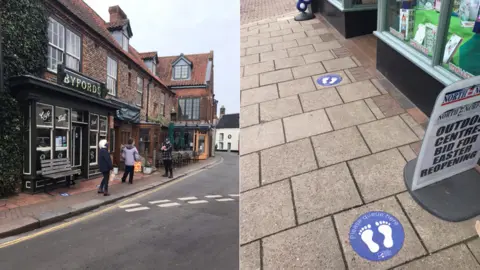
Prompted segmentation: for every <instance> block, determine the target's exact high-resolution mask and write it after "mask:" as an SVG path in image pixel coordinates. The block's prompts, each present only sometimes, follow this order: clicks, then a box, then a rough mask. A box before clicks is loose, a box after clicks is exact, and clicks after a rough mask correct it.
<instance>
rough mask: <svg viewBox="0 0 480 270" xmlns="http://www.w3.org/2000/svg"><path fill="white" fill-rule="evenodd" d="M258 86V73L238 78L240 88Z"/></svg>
mask: <svg viewBox="0 0 480 270" xmlns="http://www.w3.org/2000/svg"><path fill="white" fill-rule="evenodd" d="M255 87H259V84H258V75H252V76H244V77H242V78H240V90H245V89H250V88H255Z"/></svg>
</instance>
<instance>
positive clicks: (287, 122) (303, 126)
mask: <svg viewBox="0 0 480 270" xmlns="http://www.w3.org/2000/svg"><path fill="white" fill-rule="evenodd" d="M283 125H284V128H285V137H286V138H287V142H291V141H295V140H298V139H303V138H307V137H310V136H313V135H317V134H321V133H325V132H328V131H331V130H332V125H330V121H328V117H327V114H326V113H325V110H318V111H312V112H307V113H303V114H299V115H294V116H290V117H287V118H284V119H283Z"/></svg>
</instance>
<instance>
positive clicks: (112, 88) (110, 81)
mask: <svg viewBox="0 0 480 270" xmlns="http://www.w3.org/2000/svg"><path fill="white" fill-rule="evenodd" d="M107 89H108V94H109V95H112V96H115V95H117V61H115V60H113V59H112V58H110V57H109V56H107Z"/></svg>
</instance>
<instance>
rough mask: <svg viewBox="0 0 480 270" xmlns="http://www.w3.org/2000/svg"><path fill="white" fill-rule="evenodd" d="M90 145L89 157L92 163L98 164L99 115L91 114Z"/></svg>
mask: <svg viewBox="0 0 480 270" xmlns="http://www.w3.org/2000/svg"><path fill="white" fill-rule="evenodd" d="M89 125H90V145H89V148H90V149H89V154H88V159H89V162H90V165H96V164H97V163H98V142H99V140H98V115H96V114H90V121H89Z"/></svg>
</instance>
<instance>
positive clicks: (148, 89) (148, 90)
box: [145, 78, 152, 122]
mask: <svg viewBox="0 0 480 270" xmlns="http://www.w3.org/2000/svg"><path fill="white" fill-rule="evenodd" d="M151 82H152V78H150V79H149V80H148V84H147V110H146V112H145V117H146V119H145V121H146V122H148V104H149V103H150V100H149V99H150V83H151Z"/></svg>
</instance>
